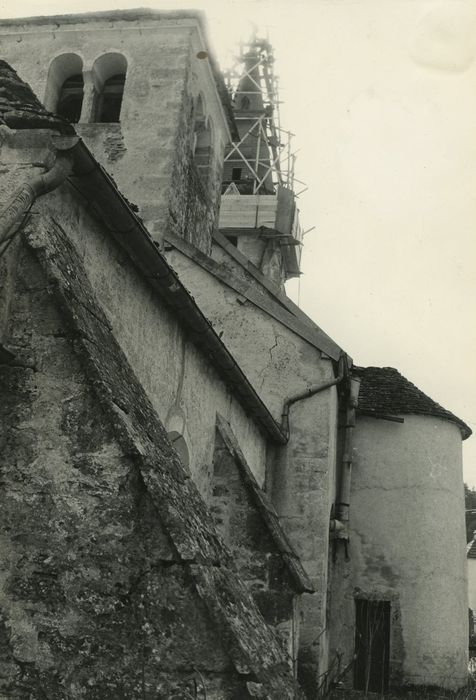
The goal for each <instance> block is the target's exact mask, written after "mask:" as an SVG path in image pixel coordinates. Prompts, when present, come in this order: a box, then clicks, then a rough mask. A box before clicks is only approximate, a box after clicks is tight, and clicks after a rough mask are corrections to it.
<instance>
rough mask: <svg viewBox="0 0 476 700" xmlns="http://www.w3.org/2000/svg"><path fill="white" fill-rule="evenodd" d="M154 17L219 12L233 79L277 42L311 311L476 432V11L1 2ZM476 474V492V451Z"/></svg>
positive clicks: (216, 20) (217, 29)
mask: <svg viewBox="0 0 476 700" xmlns="http://www.w3.org/2000/svg"><path fill="white" fill-rule="evenodd" d="M141 5H142V6H147V7H153V8H157V9H171V8H174V9H177V8H186V7H189V8H191V7H193V8H202V9H203V10H205V12H206V14H207V17H208V21H209V26H210V35H211V39H212V44H213V45H214V47H215V50H216V53H217V56H218V59H219V60H220V62H221V63H222V64H226V63H227V62H228V61H229V60H230V56H231V54H232V51H233V49H234V47H235V45H236V43H237V42H238V41H239V40H240V39H241V38H246V37H247V36H248V35H249V34H250V32H251V30H252V24H255V25H256V26H257V28H258V30H260V31H262V32H264V31H266V30H267V31H269V35H270V39H271V41H272V43H273V44H274V47H275V52H276V59H277V60H276V70H277V73H278V74H279V76H280V82H281V86H282V94H281V98H282V100H283V105H282V107H281V114H282V121H283V126H286V127H287V128H289V129H290V130H291V131H293V132H294V133H295V134H296V138H295V147H296V149H299V154H298V161H297V170H298V176H299V177H300V178H301V179H302V180H305V181H306V183H307V186H308V188H309V189H308V190H307V191H306V192H305V193H304V194H302V195H301V197H300V208H301V215H302V221H303V224H304V227H305V228H310V227H311V226H314V225H315V226H316V229H315V230H314V231H313V232H312V233H309V234H308V235H307V236H306V239H305V243H306V245H305V248H304V253H303V272H304V274H303V276H302V278H301V282H300V293H299V296H300V305H301V307H302V308H303V309H304V310H305V311H306V312H307V313H308V314H309V315H310V316H311V317H312V318H313V319H314V320H315V321H316V322H317V323H318V324H319V325H321V326H322V328H323V329H324V330H325V331H326V332H327V333H328V334H329V335H331V336H332V337H333V338H334V339H335V340H336V341H337V342H338V343H339V344H340V345H341V346H342V347H343V348H344V349H345V350H346V351H347V352H348V353H349V354H350V355H351V356H352V357H353V358H354V361H355V362H356V363H358V364H361V365H378V366H393V367H396V368H398V369H399V370H400V371H401V372H402V374H404V375H405V376H406V377H407V378H408V379H410V380H411V381H413V382H414V383H415V384H417V386H418V387H419V388H420V389H422V390H423V391H425V392H426V393H427V394H429V395H430V396H431V397H432V398H433V399H435V400H436V401H438V402H439V403H441V404H442V405H443V406H444V407H445V408H447V409H449V410H451V411H453V412H454V413H456V415H458V416H459V417H461V418H462V419H463V420H465V421H466V422H467V423H468V424H469V425H470V427H471V428H472V429H473V430H476V367H475V354H476V353H475V351H476V322H475V319H476V264H475V263H476V234H475V231H476V60H475V53H476V3H474V2H473V0H445V1H440V0H385V2H382V0H236V1H233V0H228V1H227V0H203V2H196V1H195V0H189V1H186V0H185V1H183V2H182V1H181V0H177V1H175V2H154V0H149V1H148V2H147V0H143V2H140V3H137V4H134V2H133V1H132V0H129V1H126V2H123V1H122V0H121V1H119V2H114V1H112V0H68V2H66V0H50V1H49V2H48V0H41V1H38V0H0V17H19V16H28V15H41V14H59V13H70V12H83V11H92V10H102V9H114V8H117V9H119V8H128V7H134V6H136V7H137V6H141ZM288 291H289V293H290V295H291V296H292V297H293V298H294V299H296V298H297V294H298V288H297V284H296V283H292V284H291V285H290V287H289V290H288ZM464 459H465V479H466V481H468V482H469V483H470V484H472V485H474V486H476V439H475V438H470V439H469V440H468V441H466V442H465V443H464Z"/></svg>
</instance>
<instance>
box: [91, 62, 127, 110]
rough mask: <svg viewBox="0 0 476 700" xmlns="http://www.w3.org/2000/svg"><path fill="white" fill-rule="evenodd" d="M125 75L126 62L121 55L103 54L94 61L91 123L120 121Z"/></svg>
mask: <svg viewBox="0 0 476 700" xmlns="http://www.w3.org/2000/svg"><path fill="white" fill-rule="evenodd" d="M126 73H127V60H126V58H125V56H123V55H122V54H121V53H105V54H103V55H102V56H99V58H97V59H96V61H95V62H94V65H93V70H92V75H93V81H94V93H95V94H94V101H93V115H92V119H91V121H93V122H101V123H117V122H119V121H120V116H121V107H122V98H123V95H124V84H125V81H126Z"/></svg>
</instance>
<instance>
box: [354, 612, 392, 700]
mask: <svg viewBox="0 0 476 700" xmlns="http://www.w3.org/2000/svg"><path fill="white" fill-rule="evenodd" d="M389 659H390V602H389V601H387V600H364V599H357V600H356V601H355V664H354V688H355V690H363V691H365V692H367V691H370V692H372V693H386V692H387V691H388V679H389Z"/></svg>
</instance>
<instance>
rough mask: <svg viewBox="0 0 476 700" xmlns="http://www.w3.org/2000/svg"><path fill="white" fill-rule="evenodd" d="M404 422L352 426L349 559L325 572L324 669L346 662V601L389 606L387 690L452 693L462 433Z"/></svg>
mask: <svg viewBox="0 0 476 700" xmlns="http://www.w3.org/2000/svg"><path fill="white" fill-rule="evenodd" d="M404 419H405V422H404V423H403V424H399V423H393V422H388V421H383V420H375V419H372V418H365V417H363V416H359V417H358V420H357V427H356V430H355V433H354V436H355V440H354V466H353V471H352V492H351V505H350V543H349V556H350V560H349V561H345V556H344V552H343V550H342V548H341V547H339V548H338V550H337V554H336V561H335V564H334V565H333V567H332V568H333V571H332V591H331V620H332V621H333V622H332V630H331V647H332V650H331V655H332V660H333V661H334V662H335V664H336V666H335V670H336V669H337V668H338V667H339V666H340V669H341V670H342V669H344V668H345V667H346V666H348V665H349V663H350V662H351V660H352V656H353V653H354V636H355V629H354V624H355V604H354V598H355V597H364V598H369V599H380V600H389V601H390V602H391V618H392V619H391V648H390V683H391V684H393V685H399V684H404V685H405V684H409V685H435V686H442V687H448V688H458V687H461V685H463V684H464V683H465V682H466V664H467V625H468V610H467V594H466V570H465V564H466V562H465V546H464V545H465V526H464V506H463V483H462V466H461V459H462V457H461V434H460V431H459V429H458V427H457V426H456V425H453V424H452V423H449V422H447V421H443V420H441V419H438V418H432V417H426V416H416V415H406V416H405V417H404ZM446 522H451V523H454V525H452V527H445V525H444V523H446ZM448 591H452V594H451V595H448ZM346 682H347V684H349V685H350V687H351V686H352V668H351V667H350V668H349V671H348V673H347V675H346Z"/></svg>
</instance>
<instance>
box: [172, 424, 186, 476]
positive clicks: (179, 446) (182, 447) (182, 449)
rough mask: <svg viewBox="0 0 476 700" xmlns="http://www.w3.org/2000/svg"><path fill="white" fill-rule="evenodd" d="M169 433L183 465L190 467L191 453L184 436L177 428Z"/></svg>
mask: <svg viewBox="0 0 476 700" xmlns="http://www.w3.org/2000/svg"><path fill="white" fill-rule="evenodd" d="M167 434H168V437H169V440H170V442H171V443H172V446H173V448H174V449H175V451H176V453H177V454H178V456H179V457H180V461H181V462H182V464H183V466H184V467H185V468H186V469H188V468H189V466H190V455H189V452H188V447H187V443H186V442H185V438H184V436H183V435H182V434H181V433H179V432H178V431H177V430H171V431H170V432H169V433H167Z"/></svg>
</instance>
